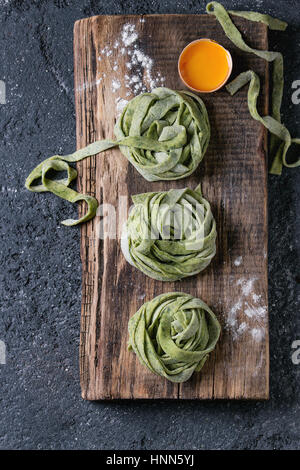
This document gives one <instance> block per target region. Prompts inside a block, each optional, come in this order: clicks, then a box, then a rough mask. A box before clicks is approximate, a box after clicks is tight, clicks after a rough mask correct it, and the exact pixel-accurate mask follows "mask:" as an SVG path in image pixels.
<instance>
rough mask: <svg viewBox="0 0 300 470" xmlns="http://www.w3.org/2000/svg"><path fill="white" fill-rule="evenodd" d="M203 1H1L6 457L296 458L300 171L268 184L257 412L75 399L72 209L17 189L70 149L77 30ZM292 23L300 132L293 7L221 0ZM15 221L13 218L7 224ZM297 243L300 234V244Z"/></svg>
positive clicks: (0, 300)
mask: <svg viewBox="0 0 300 470" xmlns="http://www.w3.org/2000/svg"><path fill="white" fill-rule="evenodd" d="M204 3H205V2H199V1H197V0H184V1H183V0H178V1H176V2H174V1H172V0H166V1H158V0H153V1H152V0H139V1H131V2H126V1H113V0H106V1H105V2H100V1H96V0H74V1H71V0H70V1H68V0H61V1H59V0H56V1H54V0H39V1H34V0H23V1H19V0H18V1H17V0H0V45H1V47H0V79H1V80H4V81H5V82H6V87H7V104H6V105H0V113H1V119H0V136H1V138H0V159H1V160H0V161H1V165H0V172H1V183H0V190H1V192H0V194H1V196H0V197H1V204H0V221H1V223H0V251H1V257H0V261H1V267H2V269H1V272H0V289H1V290H0V339H1V340H3V341H5V343H6V345H7V364H6V365H5V366H3V365H0V405H1V413H0V447H1V448H9V449H20V448H25V449H36V448H39V449H49V448H50V449H99V448H100V449H112V448H113V449H121V448H127V449H151V448H152V449H153V448H154V449H155V448H160V449H188V448H205V449H232V448H234V449H273V448H277V449H293V448H294V449H295V448H298V449H299V448H300V446H299V433H300V399H299V396H300V382H299V379H300V365H298V366H297V365H294V364H293V363H292V361H291V354H292V348H291V345H292V342H293V341H294V340H297V339H300V317H299V277H300V273H299V251H300V249H299V248H300V247H299V228H300V222H299V218H298V219H297V217H296V214H297V213H299V209H300V208H299V201H300V197H299V196H300V194H299V193H300V185H299V178H300V177H299V171H297V170H295V171H293V170H285V171H284V174H283V175H282V177H281V178H278V177H276V176H271V177H269V310H270V354H271V355H270V359H271V377H270V380H271V382H270V395H271V399H270V401H269V402H267V403H261V402H250V403H245V402H244V403H242V402H235V403H233V402H232V403H230V402H215V403H207V402H200V403H195V402H188V401H187V402H184V403H182V402H176V401H175V402H171V403H170V402H160V401H158V402H155V403H153V402H152V403H145V402H138V403H132V402H131V403H125V402H123V403H122V404H120V403H112V404H107V403H88V402H84V401H83V400H82V399H81V398H80V387H79V383H78V374H79V369H78V347H79V317H80V285H81V265H80V257H79V231H78V230H77V229H74V230H69V229H66V228H64V227H62V226H60V225H59V221H60V220H62V219H63V218H66V217H67V216H69V215H74V216H76V207H74V208H72V207H70V205H69V204H67V203H64V202H63V201H59V200H57V199H56V198H54V197H52V196H51V195H49V196H47V195H43V196H39V195H34V194H32V193H28V192H26V191H25V190H24V189H23V184H24V180H25V177H26V176H27V174H28V172H29V171H30V170H31V169H32V168H33V167H34V166H35V165H36V164H37V163H38V162H39V161H40V160H41V159H42V158H44V157H46V156H49V155H52V154H54V153H56V152H61V153H67V152H70V151H72V150H73V149H74V148H75V114H74V102H73V52H72V51H73V44H72V39H73V25H74V22H75V21H76V20H77V19H79V18H83V17H88V16H91V15H97V14H127V13H128V14H130V13H131V14H139V13H203V12H204ZM224 4H225V5H226V6H227V7H229V8H240V9H249V8H250V7H251V8H252V9H256V10H259V11H265V12H267V13H270V14H273V15H276V16H278V17H282V18H283V19H285V20H287V21H288V22H289V23H290V26H289V29H288V31H287V32H286V33H274V32H273V33H271V34H270V47H271V48H274V49H277V50H281V51H282V52H283V53H284V56H285V63H286V72H285V98H284V106H283V118H284V122H285V123H286V124H287V125H288V126H289V128H290V130H291V132H292V134H293V135H297V134H298V135H300V125H299V124H300V105H294V104H293V103H292V101H291V95H292V83H293V81H294V80H299V79H300V75H299V70H300V54H299V46H298V44H299V43H300V17H299V2H298V1H296V0H265V1H263V2H262V1H261V0H253V1H251V2H250V0H240V1H238V0H235V1H230V0H226V1H224ZM12 213H13V217H12ZM297 235H298V236H297Z"/></svg>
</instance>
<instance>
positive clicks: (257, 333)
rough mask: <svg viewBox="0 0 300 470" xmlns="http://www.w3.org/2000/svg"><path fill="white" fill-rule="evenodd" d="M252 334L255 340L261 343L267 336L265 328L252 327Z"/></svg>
mask: <svg viewBox="0 0 300 470" xmlns="http://www.w3.org/2000/svg"><path fill="white" fill-rule="evenodd" d="M251 335H252V338H253V339H254V341H257V342H258V343H259V342H260V341H261V340H262V339H263V338H264V336H265V330H264V329H263V328H252V330H251Z"/></svg>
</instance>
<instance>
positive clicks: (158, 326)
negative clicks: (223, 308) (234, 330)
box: [128, 292, 221, 382]
mask: <svg viewBox="0 0 300 470" xmlns="http://www.w3.org/2000/svg"><path fill="white" fill-rule="evenodd" d="M128 330H129V349H133V351H134V352H135V353H136V355H137V356H138V358H139V360H140V362H141V363H142V364H143V365H145V366H146V367H148V369H150V370H151V371H152V372H153V373H154V374H157V375H160V376H162V377H165V378H166V379H168V380H170V381H171V382H185V381H186V380H188V379H189V378H190V377H191V375H192V374H193V372H194V371H197V372H198V371H200V370H201V368H202V367H203V365H204V363H205V361H206V360H207V358H208V355H209V353H210V352H211V351H213V349H214V348H215V346H216V344H217V341H218V339H219V336H220V331H221V327H220V324H219V322H218V320H217V318H216V317H215V315H214V313H213V312H212V310H211V309H210V308H209V307H208V306H207V305H206V304H205V303H204V302H203V301H202V300H200V299H197V298H194V297H192V296H191V295H188V294H183V293H182V292H172V293H168V294H162V295H159V296H158V297H156V298H155V299H153V300H151V301H150V302H146V303H145V304H144V305H142V307H141V308H140V309H139V310H138V311H137V312H136V313H135V314H134V315H133V317H132V318H131V319H130V320H129V325H128Z"/></svg>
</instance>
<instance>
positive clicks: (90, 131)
mask: <svg viewBox="0 0 300 470" xmlns="http://www.w3.org/2000/svg"><path fill="white" fill-rule="evenodd" d="M234 21H235V23H236V25H237V26H238V27H239V28H240V29H241V30H242V32H243V34H244V36H245V38H246V39H247V41H248V42H249V43H250V45H252V46H253V47H257V48H262V49H265V48H267V42H268V41H267V29H266V27H265V26H264V25H262V24H258V23H257V24H250V23H249V22H247V21H245V20H243V19H237V20H234ZM126 23H130V24H134V25H135V27H136V31H138V35H139V40H138V45H139V48H141V49H142V50H143V51H144V53H146V54H148V55H149V56H150V57H151V58H153V61H154V65H153V70H152V74H154V75H155V74H157V73H158V72H160V73H161V74H162V76H164V77H165V78H166V81H165V85H166V86H168V87H170V88H173V89H182V88H183V85H182V84H181V82H180V80H179V77H178V74H177V58H178V56H179V53H180V51H181V50H182V49H183V47H184V46H185V45H186V44H187V43H188V42H190V41H192V40H194V39H196V38H198V37H209V38H212V39H215V40H217V41H219V42H220V43H222V44H223V45H224V46H225V47H227V48H228V49H229V50H230V51H231V53H232V56H233V63H234V70H233V75H232V76H233V77H234V76H236V75H237V73H239V72H240V71H242V70H247V69H249V68H251V69H254V70H255V71H256V72H257V73H259V75H260V77H261V78H262V98H261V101H260V110H261V111H262V112H265V113H266V112H267V109H268V98H267V97H268V67H267V64H266V63H265V62H264V61H263V60H261V59H258V58H256V57H254V56H253V55H250V54H245V53H241V52H240V51H238V50H237V49H236V48H235V47H233V46H232V44H231V43H230V41H229V40H228V39H227V38H226V37H225V35H224V33H223V31H222V29H221V27H220V26H219V25H218V23H217V22H216V20H215V19H214V18H213V17H210V16H208V15H146V16H144V17H143V18H141V17H140V16H96V17H92V18H88V19H84V20H80V21H78V22H76V23H75V28H74V56H75V90H76V91H75V99H76V117H77V148H81V147H83V146H85V145H86V144H88V143H91V142H94V141H95V140H97V139H103V138H113V126H114V123H115V116H116V98H117V97H121V98H124V99H125V98H126V99H129V98H130V97H132V96H133V93H131V96H130V97H128V96H126V92H128V88H126V87H125V86H124V81H123V78H124V74H126V73H127V72H128V69H127V68H126V65H125V64H126V62H127V61H128V56H127V54H124V55H122V54H121V51H120V48H116V49H114V48H113V44H115V41H119V40H120V32H121V29H122V27H123V26H124V24H126ZM105 46H107V47H108V50H109V49H111V50H112V54H110V52H109V53H108V54H107V55H106V54H103V52H102V53H101V51H102V50H103V48H105ZM99 56H101V60H99ZM116 62H117V64H118V69H117V70H113V67H114V64H115V63H116ZM113 79H118V80H119V81H120V84H121V86H120V88H119V89H118V90H117V92H113V88H112V80H113ZM145 84H146V85H148V83H147V79H146V77H145ZM246 93H247V90H246V89H244V90H242V91H240V92H239V93H238V94H237V95H236V96H235V97H234V98H231V97H230V96H229V95H228V94H227V92H226V91H225V90H221V91H218V92H217V93H213V94H211V95H203V100H204V101H205V104H206V105H207V108H208V113H209V116H210V122H211V127H212V136H211V142H210V145H209V149H208V151H207V154H206V156H205V159H204V161H203V162H202V164H200V166H199V168H198V170H197V171H196V172H195V173H194V174H193V175H192V176H191V177H189V178H187V179H185V180H181V181H177V182H174V181H173V182H172V181H171V182H156V183H149V182H147V181H145V180H144V179H143V178H142V177H141V176H140V175H139V174H138V173H137V171H136V170H135V169H134V168H133V167H132V166H131V165H130V164H129V163H128V162H127V160H126V158H125V157H124V156H122V154H121V153H120V152H119V150H118V149H113V150H110V151H107V152H106V153H105V155H100V156H99V155H98V156H95V157H92V158H90V159H87V160H86V161H84V162H81V163H79V164H78V172H79V180H78V185H79V190H80V191H82V192H84V193H89V194H92V195H94V196H96V197H97V199H98V201H99V202H100V204H106V203H108V204H112V205H113V206H114V207H116V208H117V207H118V201H119V198H120V196H125V197H126V200H128V203H130V195H132V194H135V193H139V192H145V191H156V190H165V189H169V188H175V187H177V188H180V187H186V186H189V187H192V188H193V187H195V186H196V185H197V184H198V183H199V181H201V182H202V188H203V193H204V195H205V197H206V198H207V199H208V200H209V201H210V202H211V204H212V208H213V212H214V215H215V217H216V220H217V228H218V249H217V255H216V256H215V258H214V260H213V262H212V263H211V265H210V266H209V267H208V268H207V269H206V270H205V271H204V272H203V273H201V274H199V275H198V276H194V277H192V278H188V279H186V280H183V281H181V282H175V283H162V282H159V281H154V280H152V279H150V278H148V277H146V276H145V275H144V274H142V273H140V272H139V271H138V270H136V269H134V268H133V267H131V266H130V265H129V264H128V263H126V262H125V259H124V258H123V256H122V253H121V250H120V243H119V240H109V239H105V240H100V238H99V221H100V218H99V217H96V218H95V219H94V220H92V221H91V222H89V223H88V224H86V225H83V226H82V227H81V259H82V266H83V277H82V312H81V315H82V317H81V340H80V375H81V387H82V396H83V398H85V399H89V400H98V399H116V398H201V399H209V398H232V399H233V398H234V399H238V398H244V399H246V398H247V399H266V398H268V394H269V342H268V319H267V291H268V289H267V169H266V133H265V131H264V129H263V128H262V126H261V125H260V124H258V123H257V122H254V121H253V120H252V119H251V118H250V116H249V113H248V108H247V102H246ZM81 210H82V208H80V213H81ZM122 212H124V211H122ZM123 215H124V214H123ZM174 290H176V291H183V292H188V293H191V294H192V295H194V296H197V297H201V298H202V299H203V300H204V301H206V302H207V303H208V305H210V306H211V308H212V309H213V310H214V311H215V313H216V314H217V316H218V318H219V319H220V322H221V323H222V326H223V333H222V337H221V340H220V342H219V345H218V347H217V349H216V351H215V353H214V354H212V355H211V358H210V360H209V361H208V362H207V363H206V365H205V367H204V368H203V370H202V372H201V373H200V374H194V376H193V378H192V379H191V380H190V381H188V382H187V383H185V384H183V385H180V386H178V385H175V384H172V383H170V382H167V381H166V380H164V379H162V378H160V377H156V376H155V375H153V374H151V373H150V372H149V371H148V370H147V369H145V368H144V367H142V366H141V365H140V364H139V362H138V361H137V359H136V357H135V355H134V354H133V353H130V352H128V351H127V341H128V334H127V323H128V319H129V318H130V317H131V316H132V315H133V314H134V313H135V312H136V310H137V309H138V308H139V307H140V306H141V304H142V303H143V302H144V301H147V300H150V299H152V298H153V297H154V296H156V295H158V294H161V293H162V292H168V291H169V292H170V291H174Z"/></svg>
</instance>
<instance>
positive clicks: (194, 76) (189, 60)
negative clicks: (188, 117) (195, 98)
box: [179, 39, 231, 92]
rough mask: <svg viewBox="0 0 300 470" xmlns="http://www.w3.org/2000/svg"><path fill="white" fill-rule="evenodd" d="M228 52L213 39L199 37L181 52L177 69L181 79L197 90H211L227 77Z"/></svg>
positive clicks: (229, 61) (228, 68) (228, 65)
mask: <svg viewBox="0 0 300 470" xmlns="http://www.w3.org/2000/svg"><path fill="white" fill-rule="evenodd" d="M230 64H231V59H230V55H229V53H228V52H227V51H226V49H224V47H222V46H220V44H218V43H217V42H215V41H212V40H210V39H200V40H198V41H194V42H192V43H191V44H189V45H188V46H187V47H186V48H185V49H184V50H183V51H182V53H181V56H180V59H179V70H180V73H181V77H182V79H183V81H184V82H185V83H186V84H187V85H188V86H190V87H192V88H194V89H196V90H198V91H206V92H208V91H213V90H215V89H216V88H218V87H220V86H221V85H222V84H223V83H224V82H225V81H226V79H227V78H228V76H229V74H230V68H231V65H230Z"/></svg>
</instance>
